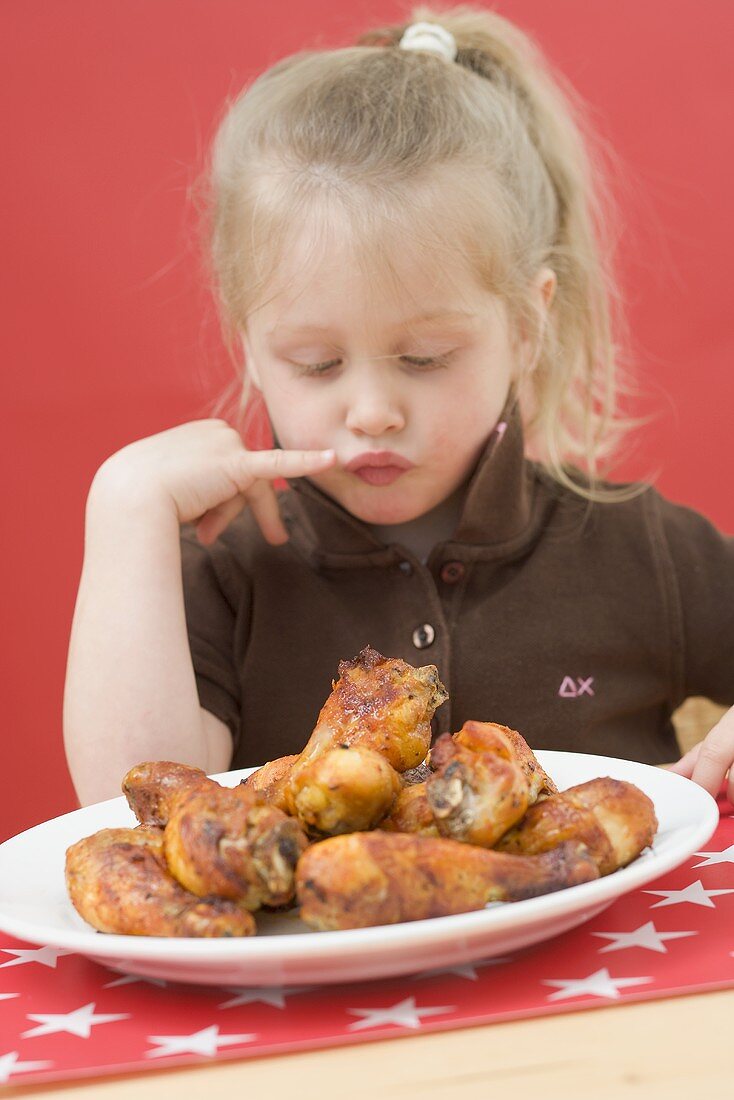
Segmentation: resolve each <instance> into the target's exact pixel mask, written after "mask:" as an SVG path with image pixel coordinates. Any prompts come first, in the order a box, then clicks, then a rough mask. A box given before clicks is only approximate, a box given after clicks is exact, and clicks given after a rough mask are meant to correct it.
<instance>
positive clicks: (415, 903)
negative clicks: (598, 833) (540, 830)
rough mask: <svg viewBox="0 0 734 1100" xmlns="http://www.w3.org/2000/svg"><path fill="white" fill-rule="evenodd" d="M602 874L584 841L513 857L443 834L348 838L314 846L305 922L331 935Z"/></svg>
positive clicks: (306, 868)
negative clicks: (345, 930) (338, 930)
mask: <svg viewBox="0 0 734 1100" xmlns="http://www.w3.org/2000/svg"><path fill="white" fill-rule="evenodd" d="M598 877H599V871H598V869H597V866H596V863H595V862H594V860H593V859H592V858H591V857H590V855H589V854H588V852H587V851H586V849H585V848H584V846H583V845H582V844H579V843H577V842H574V841H569V842H566V843H563V844H560V845H558V847H556V848H554V849H553V850H552V851H550V852H546V853H544V854H543V855H538V856H508V855H506V854H504V853H502V852H494V851H488V850H487V849H486V848H477V847H475V846H474V845H471V844H461V843H459V842H457V841H455V840H447V839H444V838H443V837H440V838H438V839H434V838H431V837H425V836H410V835H408V834H407V833H386V832H381V831H379V830H378V831H375V832H369V833H349V834H348V835H347V836H337V837H330V838H329V839H328V840H322V841H320V842H319V843H318V844H314V845H312V846H311V847H310V848H309V849H308V851H307V852H305V853H304V854H303V856H302V857H301V859H300V861H299V864H298V869H297V871H296V892H297V898H298V902H299V904H300V906H301V914H300V915H301V919H302V920H303V921H305V922H306V924H308V925H310V926H311V927H312V928H315V929H318V930H320V931H330V930H337V929H343V928H366V927H369V926H371V925H376V924H396V923H397V922H399V921H411V920H425V919H426V918H428V917H442V916H446V915H447V914H450V913H466V912H469V911H470V910H473V909H482V908H483V907H484V906H485V905H486V904H487V903H488V902H491V901H519V900H521V899H522V898H531V897H535V896H537V895H538V894H547V893H550V892H552V891H554V890H561V889H564V888H565V887H566V886H573V885H575V884H576V883H579V882H588V881H590V880H591V879H596V878H598Z"/></svg>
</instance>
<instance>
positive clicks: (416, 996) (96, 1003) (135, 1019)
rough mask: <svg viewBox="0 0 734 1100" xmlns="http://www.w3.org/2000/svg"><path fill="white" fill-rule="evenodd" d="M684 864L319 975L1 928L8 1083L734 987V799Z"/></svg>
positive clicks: (0, 1016) (0, 1024)
mask: <svg viewBox="0 0 734 1100" xmlns="http://www.w3.org/2000/svg"><path fill="white" fill-rule="evenodd" d="M719 808H720V811H721V815H722V816H721V819H720V822H719V826H718V828H717V830H716V832H715V834H714V836H713V837H712V838H711V840H710V841H709V843H708V844H707V845H706V849H707V850H706V851H705V852H698V853H696V854H695V855H694V856H692V857H691V859H689V860H687V861H686V862H685V863H684V864H683V865H682V866H680V867H678V868H677V869H676V870H675V871H672V872H670V873H669V874H667V875H664V876H663V877H662V878H659V879H657V880H656V881H655V882H652V883H650V884H649V886H647V887H646V888H645V889H641V890H636V891H634V892H633V893H631V894H628V895H626V896H625V897H623V898H621V899H620V900H619V901H617V902H615V903H614V904H613V905H612V906H610V907H609V908H608V909H606V910H605V911H604V912H603V913H601V914H599V915H598V916H597V917H595V918H594V919H592V920H591V921H589V922H587V923H586V924H583V925H581V926H580V927H579V928H575V929H573V930H572V931H570V932H566V933H565V934H563V935H561V936H557V937H555V938H554V939H552V940H548V941H546V942H545V943H543V944H540V945H538V946H535V947H532V948H528V949H526V950H524V951H521V952H516V953H514V954H513V955H512V956H507V957H505V958H502V959H492V960H484V961H478V962H474V963H471V964H464V965H462V966H457V967H451V968H447V969H443V970H440V971H427V972H424V973H421V974H415V975H411V976H409V977H401V978H396V979H392V980H382V981H376V982H361V983H358V984H350V985H331V986H324V987H320V988H313V987H311V988H306V987H288V986H286V987H284V988H267V989H257V988H247V989H245V988H238V989H229V988H227V989H224V988H221V987H217V986H195V985H181V984H176V983H172V982H163V981H158V980H152V979H147V978H134V977H130V976H121V975H120V974H118V973H116V972H113V971H110V970H108V969H107V968H106V967H104V966H100V965H99V964H97V963H93V962H89V961H88V960H87V959H85V958H83V957H82V956H80V955H75V954H73V953H71V952H68V951H60V950H58V949H56V948H51V947H34V946H33V945H31V944H26V943H22V942H20V941H18V940H12V939H10V938H8V937H2V936H0V960H1V961H0V1036H2V1038H1V1039H0V1084H7V1083H12V1084H22V1083H31V1082H33V1083H38V1082H48V1081H58V1080H68V1079H72V1078H75V1077H76V1078H78V1077H85V1076H100V1075H102V1074H115V1073H123V1072H127V1071H132V1070H136V1071H139V1070H141V1069H146V1068H147V1069H154V1068H156V1067H159V1066H171V1065H188V1064H195V1063H197V1062H204V1061H210V1060H212V1059H215V1058H251V1057H255V1056H257V1055H265V1054H277V1053H285V1052H288V1051H295V1050H307V1049H310V1048H316V1047H330V1046H337V1045H340V1044H345V1043H357V1042H362V1041H364V1040H367V1039H384V1038H387V1037H392V1036H397V1035H401V1034H414V1033H415V1032H416V1031H418V1030H420V1031H442V1030H446V1029H448V1028H458V1027H469V1026H473V1025H476V1024H483V1023H490V1022H492V1021H498V1020H510V1019H517V1018H521V1017H527V1016H542V1015H546V1014H548V1013H553V1012H564V1011H568V1010H570V1009H573V1010H578V1009H580V1008H593V1007H595V1006H598V1005H609V1004H613V1003H620V1002H624V1001H640V1000H647V999H652V998H655V997H670V996H675V995H676V994H680V993H694V992H701V991H703V990H710V989H724V988H727V987H730V986H732V985H734V950H732V946H733V941H732V933H731V929H732V919H733V918H734V808H732V806H730V805H729V804H728V803H726V802H725V801H724V800H723V798H722V799H720V800H719Z"/></svg>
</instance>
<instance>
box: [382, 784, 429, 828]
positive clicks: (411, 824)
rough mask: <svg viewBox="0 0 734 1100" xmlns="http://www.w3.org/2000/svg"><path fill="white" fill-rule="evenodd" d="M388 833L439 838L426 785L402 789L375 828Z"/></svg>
mask: <svg viewBox="0 0 734 1100" xmlns="http://www.w3.org/2000/svg"><path fill="white" fill-rule="evenodd" d="M377 827H378V829H384V830H385V832H388V833H417V834H418V835H419V836H440V835H441V834H440V833H439V831H438V828H437V826H436V819H435V817H434V816H433V810H432V809H431V806H430V804H429V802H428V799H427V798H426V784H425V783H414V784H413V785H412V786H409V787H404V788H403V789H402V791H401V792H400V794H399V795H398V797H397V798H396V799H395V801H394V802H393V804H392V808H391V810H390V813H389V814H388V815H387V816H386V817H384V818H383V819H382V821H381V822H380V824H379V825H378V826H377Z"/></svg>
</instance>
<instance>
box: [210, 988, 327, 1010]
mask: <svg viewBox="0 0 734 1100" xmlns="http://www.w3.org/2000/svg"><path fill="white" fill-rule="evenodd" d="M312 988H313V986H310V985H275V986H272V987H270V988H261V989H259V988H257V987H252V986H233V987H232V989H231V990H229V992H231V993H234V994H235V996H234V997H232V999H231V1000H229V1001H225V1002H224V1003H223V1004H221V1005H218V1006H217V1007H218V1008H237V1007H238V1006H239V1005H251V1004H257V1003H259V1004H264V1005H272V1007H273V1008H285V999H286V997H292V996H293V995H294V994H296V993H304V992H306V991H307V990H309V989H312Z"/></svg>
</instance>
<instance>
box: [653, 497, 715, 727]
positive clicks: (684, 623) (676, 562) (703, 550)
mask: <svg viewBox="0 0 734 1100" xmlns="http://www.w3.org/2000/svg"><path fill="white" fill-rule="evenodd" d="M654 497H655V499H656V502H657V507H658V511H659V516H660V519H661V523H662V529H663V533H664V538H665V541H666V543H667V548H668V551H669V556H670V561H671V563H672V569H673V583H674V596H675V597H676V599H677V602H678V607H679V612H680V623H681V635H682V649H683V655H682V656H683V661H682V671H683V685H682V686H683V692H684V697H686V696H689V695H703V696H705V697H706V698H708V699H711V700H713V701H714V702H715V703H721V704H723V705H725V706H730V705H731V704H733V703H734V537H733V536H731V535H726V534H724V533H723V532H721V531H720V530H718V528H717V527H716V526H715V525H714V524H713V523H712V522H711V520H709V519H708V518H707V517H706V516H704V515H702V514H701V513H700V512H697V511H695V510H694V509H693V508H688V507H686V506H685V505H683V504H675V503H673V502H672V501H669V500H666V499H665V498H664V497H663V496H661V495H660V494H659V493H658V492H657V491H655V492H654Z"/></svg>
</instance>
